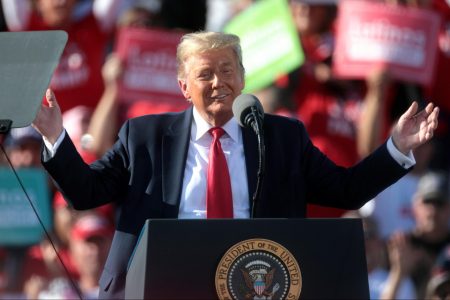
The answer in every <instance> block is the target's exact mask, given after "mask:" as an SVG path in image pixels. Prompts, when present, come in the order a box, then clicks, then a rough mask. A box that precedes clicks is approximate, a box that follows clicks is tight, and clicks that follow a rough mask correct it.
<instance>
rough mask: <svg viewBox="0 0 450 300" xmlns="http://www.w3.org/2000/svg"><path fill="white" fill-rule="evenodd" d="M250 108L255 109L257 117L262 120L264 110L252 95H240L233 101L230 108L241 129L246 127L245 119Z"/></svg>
mask: <svg viewBox="0 0 450 300" xmlns="http://www.w3.org/2000/svg"><path fill="white" fill-rule="evenodd" d="M252 106H254V107H256V109H257V111H258V114H259V117H260V118H261V119H263V118H264V109H263V107H262V105H261V102H259V100H258V98H256V96H254V95H252V94H241V95H239V96H237V97H236V99H234V102H233V107H232V110H233V115H234V117H235V118H236V120H237V121H238V123H239V125H241V126H242V127H246V126H247V125H248V124H245V119H246V116H247V114H249V113H250V112H251V109H250V108H251V107H252Z"/></svg>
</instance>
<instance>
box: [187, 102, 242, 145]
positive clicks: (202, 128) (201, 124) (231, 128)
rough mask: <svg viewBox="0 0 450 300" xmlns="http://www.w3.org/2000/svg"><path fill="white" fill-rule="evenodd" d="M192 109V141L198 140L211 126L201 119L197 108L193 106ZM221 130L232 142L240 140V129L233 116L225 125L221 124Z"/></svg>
mask: <svg viewBox="0 0 450 300" xmlns="http://www.w3.org/2000/svg"><path fill="white" fill-rule="evenodd" d="M192 111H193V117H194V118H193V121H194V123H193V124H192V125H193V126H192V131H191V137H192V139H193V140H194V141H198V140H199V139H200V138H202V137H203V136H204V135H205V134H206V133H207V132H208V130H209V129H211V128H212V126H211V125H210V124H209V123H208V122H206V121H205V119H203V117H202V116H201V115H200V113H199V112H198V110H197V108H196V107H195V106H194V109H193V110H192ZM222 128H223V130H225V132H226V133H227V134H228V135H229V136H230V137H231V139H233V141H234V142H237V143H238V142H239V141H240V140H241V131H240V128H239V124H238V123H237V121H236V119H235V118H231V119H230V120H229V121H228V122H227V123H225V125H223V126H222Z"/></svg>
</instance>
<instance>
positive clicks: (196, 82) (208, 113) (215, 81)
mask: <svg viewBox="0 0 450 300" xmlns="http://www.w3.org/2000/svg"><path fill="white" fill-rule="evenodd" d="M185 68H186V69H185V74H186V78H184V79H179V80H178V84H179V86H180V88H181V91H182V92H183V95H184V97H185V98H186V99H190V100H191V101H192V103H193V104H194V106H195V107H196V108H197V110H198V111H199V113H200V114H201V115H202V117H203V118H204V119H205V120H206V121H207V122H208V123H209V124H211V125H212V126H222V125H224V124H225V123H226V122H228V120H230V119H231V118H232V117H233V112H232V105H233V101H234V99H235V98H236V97H237V96H238V95H240V94H241V91H242V89H243V88H244V78H243V74H242V71H241V68H240V67H239V62H238V60H237V57H236V55H235V53H234V52H233V50H232V49H231V48H228V49H222V50H213V51H208V52H205V53H200V54H196V55H192V56H191V57H189V58H188V60H187V61H186V64H185Z"/></svg>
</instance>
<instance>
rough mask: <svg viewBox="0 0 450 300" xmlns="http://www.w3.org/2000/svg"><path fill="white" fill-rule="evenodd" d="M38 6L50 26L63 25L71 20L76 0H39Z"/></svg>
mask: <svg viewBox="0 0 450 300" xmlns="http://www.w3.org/2000/svg"><path fill="white" fill-rule="evenodd" d="M36 4H37V7H38V9H39V11H40V13H41V15H42V18H43V19H44V21H45V22H46V23H47V25H49V26H50V27H63V26H66V25H67V24H68V22H70V18H71V15H72V11H73V9H74V6H75V4H76V0H37V1H36Z"/></svg>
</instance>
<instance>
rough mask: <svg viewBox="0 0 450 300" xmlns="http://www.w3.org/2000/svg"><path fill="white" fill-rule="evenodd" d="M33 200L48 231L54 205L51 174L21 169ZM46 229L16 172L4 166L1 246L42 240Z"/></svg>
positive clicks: (0, 196)
mask: <svg viewBox="0 0 450 300" xmlns="http://www.w3.org/2000/svg"><path fill="white" fill-rule="evenodd" d="M17 174H18V176H19V178H20V179H21V181H22V183H23V186H24V188H25V190H26V193H27V194H28V196H29V197H30V199H31V203H32V204H33V206H34V208H36V212H37V214H38V215H39V217H40V218H41V220H42V223H43V225H44V226H45V228H46V229H47V230H50V229H51V228H50V226H51V225H52V222H51V206H50V198H49V188H48V177H47V176H46V173H45V172H44V171H43V170H42V169H37V168H33V169H21V170H18V171H17ZM43 234H44V230H43V228H42V225H41V224H40V223H39V220H38V218H37V216H36V213H35V212H34V210H33V208H32V206H31V205H30V202H29V201H28V199H27V198H26V194H25V192H24V191H23V190H22V188H21V186H20V184H19V182H18V181H17V178H16V177H15V176H14V173H13V172H12V171H11V170H10V169H7V168H0V245H7V246H24V245H31V244H35V243H38V242H39V241H40V240H41V239H42V238H43Z"/></svg>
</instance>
